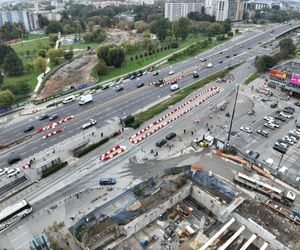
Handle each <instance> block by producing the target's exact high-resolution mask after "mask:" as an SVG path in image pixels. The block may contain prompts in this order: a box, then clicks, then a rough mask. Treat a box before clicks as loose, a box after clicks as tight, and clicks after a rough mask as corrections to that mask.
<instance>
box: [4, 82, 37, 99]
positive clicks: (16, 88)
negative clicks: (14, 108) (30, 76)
mask: <svg viewBox="0 0 300 250" xmlns="http://www.w3.org/2000/svg"><path fill="white" fill-rule="evenodd" d="M3 89H5V90H10V91H11V92H12V93H13V94H14V95H16V96H24V95H27V94H28V93H30V92H31V88H30V85H29V84H28V83H27V82H25V81H19V82H14V83H10V84H7V85H4V86H3Z"/></svg>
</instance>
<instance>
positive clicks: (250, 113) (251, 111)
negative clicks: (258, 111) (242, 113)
mask: <svg viewBox="0 0 300 250" xmlns="http://www.w3.org/2000/svg"><path fill="white" fill-rule="evenodd" d="M247 114H248V115H254V114H255V111H254V110H253V109H250V110H248V112H247Z"/></svg>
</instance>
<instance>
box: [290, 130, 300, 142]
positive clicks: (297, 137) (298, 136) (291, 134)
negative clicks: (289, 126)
mask: <svg viewBox="0 0 300 250" xmlns="http://www.w3.org/2000/svg"><path fill="white" fill-rule="evenodd" d="M288 135H289V136H293V137H295V138H296V139H297V140H299V139H300V135H298V134H296V133H293V131H290V132H289V134H288Z"/></svg>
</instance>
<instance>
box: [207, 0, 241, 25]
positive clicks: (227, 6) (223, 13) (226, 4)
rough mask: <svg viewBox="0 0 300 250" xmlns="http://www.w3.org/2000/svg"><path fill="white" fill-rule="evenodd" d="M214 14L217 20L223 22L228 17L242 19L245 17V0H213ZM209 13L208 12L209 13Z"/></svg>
mask: <svg viewBox="0 0 300 250" xmlns="http://www.w3.org/2000/svg"><path fill="white" fill-rule="evenodd" d="M213 1H214V3H213V4H212V6H213V8H212V9H213V10H212V13H213V15H215V16H216V21H219V22H222V21H225V20H226V19H229V20H231V21H240V20H242V19H243V12H244V3H243V0H213ZM207 14H208V13H207Z"/></svg>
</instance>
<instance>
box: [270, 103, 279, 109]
mask: <svg viewBox="0 0 300 250" xmlns="http://www.w3.org/2000/svg"><path fill="white" fill-rule="evenodd" d="M277 106H278V104H277V103H272V104H271V105H270V107H271V108H272V109H274V108H277Z"/></svg>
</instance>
